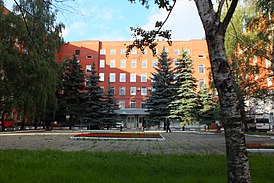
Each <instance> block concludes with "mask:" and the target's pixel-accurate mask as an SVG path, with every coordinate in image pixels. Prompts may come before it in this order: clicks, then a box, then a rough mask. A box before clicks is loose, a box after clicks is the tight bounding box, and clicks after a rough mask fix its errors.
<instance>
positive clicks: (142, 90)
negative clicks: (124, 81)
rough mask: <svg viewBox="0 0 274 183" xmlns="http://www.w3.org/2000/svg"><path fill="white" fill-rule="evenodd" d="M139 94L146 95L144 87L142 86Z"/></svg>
mask: <svg viewBox="0 0 274 183" xmlns="http://www.w3.org/2000/svg"><path fill="white" fill-rule="evenodd" d="M141 95H142V96H146V95H147V88H146V87H142V88H141Z"/></svg>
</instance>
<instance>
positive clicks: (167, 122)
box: [166, 118, 171, 133]
mask: <svg viewBox="0 0 274 183" xmlns="http://www.w3.org/2000/svg"><path fill="white" fill-rule="evenodd" d="M166 132H167V133H168V132H171V130H170V121H169V119H168V118H167V120H166Z"/></svg>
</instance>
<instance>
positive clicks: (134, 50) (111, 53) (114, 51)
mask: <svg viewBox="0 0 274 183" xmlns="http://www.w3.org/2000/svg"><path fill="white" fill-rule="evenodd" d="M185 51H186V52H187V53H188V54H190V51H189V50H185ZM165 52H166V53H169V50H168V49H166V48H165ZM130 53H131V54H132V55H137V49H132V50H131V52H130ZM173 53H174V55H180V54H182V53H181V51H180V49H174V50H173ZM109 54H110V55H116V54H117V51H116V49H111V50H109ZM120 54H121V55H125V54H126V49H122V50H120ZM142 54H143V55H147V54H148V51H147V50H144V51H142ZM156 54H158V49H156ZM100 55H106V49H100Z"/></svg>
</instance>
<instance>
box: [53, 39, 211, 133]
mask: <svg viewBox="0 0 274 183" xmlns="http://www.w3.org/2000/svg"><path fill="white" fill-rule="evenodd" d="M131 43H132V42H131V41H79V42H70V43H66V44H65V45H64V46H63V47H62V48H61V50H60V52H59V53H58V55H57V60H58V61H59V62H63V61H64V59H66V58H72V55H73V54H75V55H76V56H77V58H78V59H79V62H80V64H81V65H82V67H83V69H84V71H85V73H86V75H89V74H90V70H91V65H92V63H93V62H95V64H96V70H97V71H98V74H99V76H100V80H101V81H102V82H101V83H99V85H100V86H101V88H102V90H104V91H105V90H106V89H107V87H108V80H110V82H111V86H112V87H113V91H114V94H115V97H116V98H117V100H118V102H119V107H120V109H119V110H118V111H117V113H119V114H120V115H121V116H122V118H123V122H124V123H125V125H126V127H128V128H141V127H142V124H144V122H145V116H146V115H147V113H146V102H145V101H146V99H147V96H148V95H149V93H150V91H151V89H152V88H151V82H152V81H151V73H152V72H155V69H154V67H155V66H156V65H157V60H158V57H157V56H153V54H152V51H151V50H150V49H149V48H147V49H146V50H145V51H144V52H141V51H140V50H137V49H133V50H132V51H131V53H130V54H129V56H128V57H126V46H127V45H129V44H131ZM163 49H165V50H166V51H167V52H168V57H169V58H172V59H173V66H175V65H176V60H177V59H179V58H181V55H182V50H183V49H184V50H185V51H187V52H189V54H190V57H191V59H192V60H193V68H194V77H195V78H196V79H197V85H198V90H199V88H200V87H202V86H203V85H205V84H207V86H208V84H209V80H210V77H209V75H210V63H209V56H208V49H207V44H206V41H205V40H190V41H173V42H172V46H169V45H168V43H167V42H165V41H159V42H158V46H157V53H158V55H159V54H160V53H161V52H162V50H163Z"/></svg>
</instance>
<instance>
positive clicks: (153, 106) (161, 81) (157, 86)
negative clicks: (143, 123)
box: [147, 50, 174, 126]
mask: <svg viewBox="0 0 274 183" xmlns="http://www.w3.org/2000/svg"><path fill="white" fill-rule="evenodd" d="M171 63H172V60H171V59H170V58H167V53H166V51H165V50H163V51H162V53H161V55H160V57H159V59H158V66H157V67H156V68H155V70H156V72H154V73H152V77H153V78H152V84H151V86H152V91H151V92H150V95H149V98H148V99H147V112H148V113H149V115H148V118H147V119H148V125H149V126H152V125H160V124H161V122H165V120H166V118H167V117H168V116H169V105H170V102H171V101H172V98H173V96H174V89H173V84H172V83H173V79H174V74H173V71H172V68H171Z"/></svg>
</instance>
